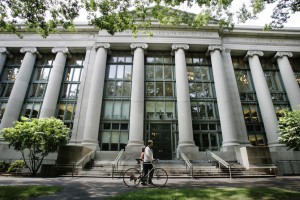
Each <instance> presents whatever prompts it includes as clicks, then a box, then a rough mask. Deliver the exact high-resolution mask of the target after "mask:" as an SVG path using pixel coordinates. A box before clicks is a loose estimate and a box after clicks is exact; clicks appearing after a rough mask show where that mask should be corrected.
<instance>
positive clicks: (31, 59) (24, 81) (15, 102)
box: [0, 47, 39, 130]
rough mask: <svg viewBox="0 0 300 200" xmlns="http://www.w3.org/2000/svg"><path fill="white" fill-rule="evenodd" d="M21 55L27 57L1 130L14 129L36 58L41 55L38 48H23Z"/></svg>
mask: <svg viewBox="0 0 300 200" xmlns="http://www.w3.org/2000/svg"><path fill="white" fill-rule="evenodd" d="M21 53H25V56H24V59H23V61H22V64H21V67H20V70H19V73H18V75H17V78H16V80H15V84H14V86H13V89H12V91H11V94H10V97H9V99H8V103H7V106H6V109H5V112H4V115H3V118H2V122H1V125H0V130H1V129H3V128H7V127H12V126H13V122H14V121H17V120H18V119H19V115H20V112H21V109H22V106H23V102H24V99H25V96H26V92H27V87H28V85H29V81H30V78H31V74H32V70H33V67H34V63H35V59H36V56H37V55H39V53H38V51H37V48H34V47H30V48H22V49H21Z"/></svg>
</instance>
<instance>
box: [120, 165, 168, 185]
mask: <svg viewBox="0 0 300 200" xmlns="http://www.w3.org/2000/svg"><path fill="white" fill-rule="evenodd" d="M157 163H158V161H157V160H156V161H154V162H152V163H150V164H157ZM152 172H153V178H152V185H153V186H155V187H163V186H165V185H166V184H167V181H168V173H167V172H166V171H165V170H164V169H162V168H158V167H155V165H153V168H152V169H151V170H149V171H148V174H147V175H146V176H144V175H143V172H142V171H141V170H138V169H136V168H129V169H127V170H126V171H125V172H124V174H123V182H124V184H125V185H126V186H128V187H136V186H137V185H138V184H140V182H141V181H142V180H147V178H148V176H149V175H150V173H152ZM144 182H145V183H146V181H144ZM146 184H147V183H146Z"/></svg>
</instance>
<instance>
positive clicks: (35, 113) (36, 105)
mask: <svg viewBox="0 0 300 200" xmlns="http://www.w3.org/2000/svg"><path fill="white" fill-rule="evenodd" d="M40 108H41V103H34V107H33V110H32V114H31V118H37V117H38V114H39V112H40Z"/></svg>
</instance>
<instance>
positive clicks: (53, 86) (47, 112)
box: [40, 48, 69, 118]
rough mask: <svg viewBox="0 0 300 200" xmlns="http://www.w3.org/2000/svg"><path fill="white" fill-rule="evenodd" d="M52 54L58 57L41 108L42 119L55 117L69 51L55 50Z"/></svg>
mask: <svg viewBox="0 0 300 200" xmlns="http://www.w3.org/2000/svg"><path fill="white" fill-rule="evenodd" d="M52 53H56V57H55V60H54V62H53V67H52V70H51V73H50V77H49V81H48V85H47V90H46V93H45V97H44V101H43V106H42V108H41V113H40V118H44V117H53V116H54V114H55V110H56V105H57V100H58V96H59V91H60V86H61V82H62V79H63V74H64V69H65V65H66V61H67V55H68V54H69V50H68V48H53V49H52Z"/></svg>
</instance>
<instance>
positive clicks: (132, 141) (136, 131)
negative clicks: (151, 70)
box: [126, 43, 148, 152]
mask: <svg viewBox="0 0 300 200" xmlns="http://www.w3.org/2000/svg"><path fill="white" fill-rule="evenodd" d="M130 47H131V49H133V51H134V55H133V70H132V89H131V103H130V128H129V141H128V144H127V146H126V151H128V150H129V151H132V152H140V151H141V148H142V146H144V142H143V135H144V134H143V133H144V88H145V87H144V84H145V82H144V76H145V75H144V73H145V72H144V71H145V66H144V59H145V52H144V51H145V49H147V48H148V45H147V44H145V43H133V44H131V45H130Z"/></svg>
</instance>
